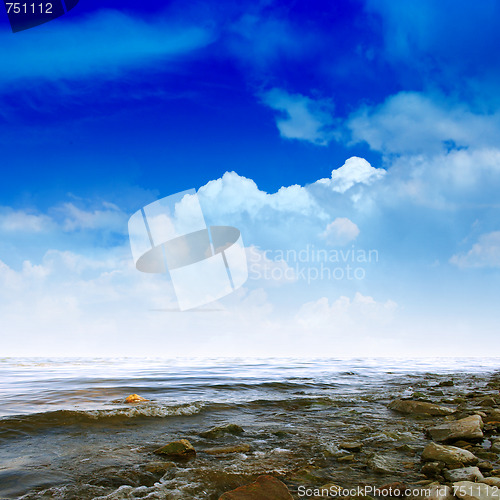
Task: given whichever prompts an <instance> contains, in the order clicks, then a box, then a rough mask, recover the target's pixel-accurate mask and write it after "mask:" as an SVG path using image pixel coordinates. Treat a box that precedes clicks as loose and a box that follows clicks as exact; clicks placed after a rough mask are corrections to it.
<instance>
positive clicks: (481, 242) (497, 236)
mask: <svg viewBox="0 0 500 500" xmlns="http://www.w3.org/2000/svg"><path fill="white" fill-rule="evenodd" d="M450 262H451V263H452V264H455V265H456V266H458V267H460V268H466V267H500V231H493V232H491V233H487V234H483V235H481V236H480V237H479V239H478V242H477V243H474V245H472V248H471V249H470V250H469V251H468V252H467V253H465V254H457V255H454V256H453V257H452V258H451V259H450Z"/></svg>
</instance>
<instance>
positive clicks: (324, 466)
mask: <svg viewBox="0 0 500 500" xmlns="http://www.w3.org/2000/svg"><path fill="white" fill-rule="evenodd" d="M420 385H421V387H418V389H417V390H415V388H413V389H412V391H413V392H412V394H410V395H409V396H408V397H407V398H398V399H394V400H393V401H391V402H390V403H389V404H385V406H386V408H387V409H388V411H389V412H390V419H391V425H390V426H389V427H388V428H389V429H390V432H387V430H386V429H384V428H382V427H380V428H378V429H377V428H374V427H373V424H372V425H370V424H367V425H366V426H365V427H363V426H360V425H359V424H357V425H356V426H355V427H356V429H355V432H353V431H352V429H348V428H345V420H344V422H343V425H342V426H340V427H339V428H338V433H337V436H336V439H334V440H332V442H331V443H330V445H329V446H325V447H324V448H323V450H322V454H321V456H318V457H316V458H313V459H309V460H308V463H307V465H304V466H302V467H292V468H291V469H288V470H283V471H282V473H281V474H280V473H277V472H276V471H273V473H272V474H259V473H258V472H256V474H255V475H254V476H255V477H253V478H251V477H248V476H246V477H245V478H241V479H240V480H239V482H240V483H242V484H241V485H240V486H238V487H236V488H233V489H230V490H228V491H225V492H223V493H222V495H220V496H219V495H218V494H217V496H213V495H211V496H209V497H207V498H218V499H219V500H290V499H299V498H333V497H335V498H340V499H343V500H348V499H362V500H371V499H372V498H407V499H408V500H416V499H421V500H453V499H456V500H458V499H461V500H487V499H488V500H489V499H491V500H500V396H499V389H500V375H496V376H492V377H490V378H489V379H488V380H485V381H484V384H482V385H481V386H478V387H476V388H475V389H474V390H472V391H470V390H468V391H461V390H460V389H457V387H455V383H454V381H453V379H449V380H444V381H441V382H439V383H437V384H432V383H425V382H424V383H421V384H420ZM354 412H355V410H354ZM328 424H331V422H329V423H328ZM325 425H327V423H325ZM382 425H383V424H382ZM317 431H318V434H321V429H320V428H318V430H317ZM418 433H420V434H421V437H420V440H419V439H416V440H415V439H414V440H413V441H412V440H411V439H410V440H409V441H410V442H411V444H407V442H406V441H408V439H405V437H408V436H409V435H413V436H415V435H417V437H418ZM198 435H199V437H200V438H201V439H200V441H199V442H198V443H197V446H196V448H195V446H193V445H192V444H191V442H190V441H189V440H188V439H185V438H184V437H182V436H179V440H177V441H174V442H170V443H166V444H165V445H164V446H162V447H160V448H158V449H156V450H155V453H156V454H157V455H158V456H159V457H161V458H162V459H164V460H166V461H163V462H152V464H151V466H152V469H151V470H153V469H155V468H156V469H155V470H157V471H158V470H161V469H162V467H163V471H167V472H166V473H165V474H166V475H168V474H171V473H172V470H175V469H176V468H177V467H179V466H180V467H185V464H186V462H189V461H192V460H196V457H197V456H200V455H201V456H204V455H212V456H217V457H225V456H227V455H231V454H250V455H251V454H252V453H253V454H258V450H257V449H256V446H255V443H253V444H252V443H249V442H246V441H245V429H244V428H243V427H242V426H240V425H239V424H238V423H236V422H234V423H228V424H225V425H221V426H218V427H214V428H211V429H208V430H206V431H202V432H200V433H199V434H198ZM228 436H230V437H231V440H232V444H231V445H228V444H227V439H226V438H227V437H228ZM384 436H385V437H386V438H387V439H384ZM346 437H348V438H349V439H346ZM352 437H356V439H352ZM218 441H219V444H218V445H217V442H218ZM205 443H206V444H205ZM204 444H205V445H204ZM293 448H294V444H293V443H290V445H289V446H288V447H287V449H285V450H284V453H285V454H286V453H289V454H290V456H293V455H294V449H293ZM298 452H299V450H296V452H295V454H296V453H298ZM296 464H297V462H295V465H296ZM193 465H194V463H193ZM284 469H286V468H284ZM335 470H340V471H342V473H341V474H340V476H339V474H335ZM350 471H351V472H352V473H353V474H352V477H350V476H349V473H350ZM332 476H333V477H332ZM329 477H331V480H330V481H329V480H328V478H329ZM353 477H355V481H353ZM249 479H252V480H251V481H250V480H249ZM166 498H169V497H166Z"/></svg>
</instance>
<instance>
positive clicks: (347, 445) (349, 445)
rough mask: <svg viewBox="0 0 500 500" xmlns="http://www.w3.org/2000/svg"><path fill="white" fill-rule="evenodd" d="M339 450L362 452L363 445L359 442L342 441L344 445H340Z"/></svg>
mask: <svg viewBox="0 0 500 500" xmlns="http://www.w3.org/2000/svg"><path fill="white" fill-rule="evenodd" d="M339 448H342V449H343V450H349V451H361V448H363V443H360V442H359V441H342V443H340V444H339Z"/></svg>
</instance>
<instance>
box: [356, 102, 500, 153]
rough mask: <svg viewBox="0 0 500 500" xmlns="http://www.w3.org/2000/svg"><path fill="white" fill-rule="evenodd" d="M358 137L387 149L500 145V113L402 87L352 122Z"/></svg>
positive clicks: (418, 150) (436, 150)
mask: <svg viewBox="0 0 500 500" xmlns="http://www.w3.org/2000/svg"><path fill="white" fill-rule="evenodd" d="M347 126H348V128H349V129H350V130H351V133H352V142H354V143H356V142H362V141H364V142H367V143H368V145H369V146H370V148H371V149H373V150H376V151H380V152H382V153H384V154H422V153H425V154H426V155H429V154H436V153H441V152H443V151H447V150H449V149H452V148H457V147H459V148H460V147H461V148H464V147H486V146H496V145H497V144H498V135H499V134H500V113H494V114H476V113H474V112H472V111H471V110H470V109H468V108H467V107H466V106H464V105H457V104H455V103H453V102H450V101H448V100H446V99H445V98H443V97H437V96H429V95H426V94H423V93H418V92H400V93H399V94H396V95H393V96H390V97H388V98H387V99H386V101H385V102H383V103H382V104H380V105H378V106H374V107H364V108H362V109H360V110H359V111H357V112H355V113H353V114H352V115H351V117H350V118H349V120H348V122H347Z"/></svg>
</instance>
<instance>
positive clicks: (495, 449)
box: [490, 439, 500, 453]
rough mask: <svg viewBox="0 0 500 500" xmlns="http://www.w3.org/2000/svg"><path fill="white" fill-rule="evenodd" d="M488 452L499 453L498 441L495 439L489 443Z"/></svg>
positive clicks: (499, 441)
mask: <svg viewBox="0 0 500 500" xmlns="http://www.w3.org/2000/svg"><path fill="white" fill-rule="evenodd" d="M490 450H491V451H492V452H493V453H500V439H495V440H494V441H493V442H492V443H491V448H490Z"/></svg>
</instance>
